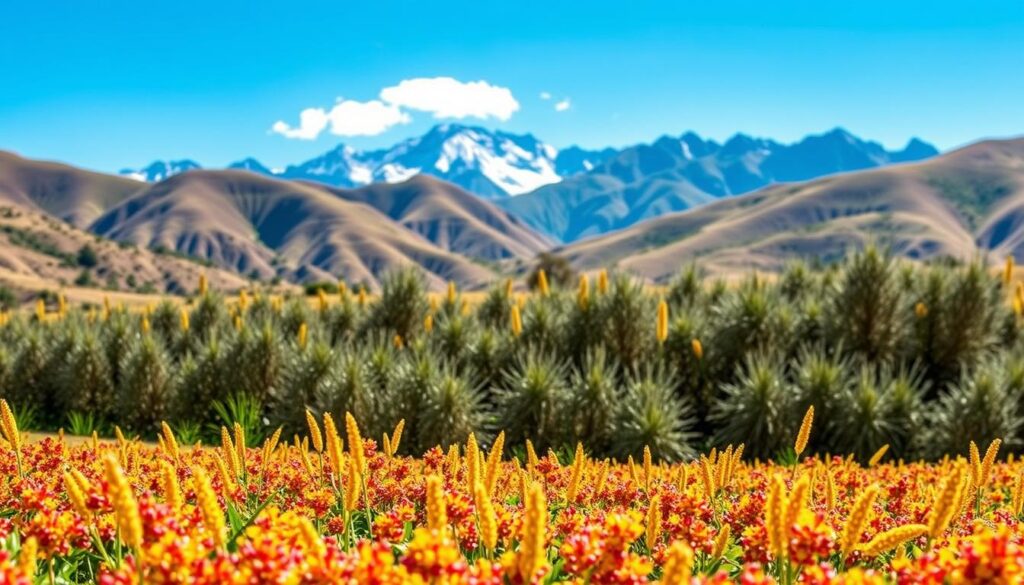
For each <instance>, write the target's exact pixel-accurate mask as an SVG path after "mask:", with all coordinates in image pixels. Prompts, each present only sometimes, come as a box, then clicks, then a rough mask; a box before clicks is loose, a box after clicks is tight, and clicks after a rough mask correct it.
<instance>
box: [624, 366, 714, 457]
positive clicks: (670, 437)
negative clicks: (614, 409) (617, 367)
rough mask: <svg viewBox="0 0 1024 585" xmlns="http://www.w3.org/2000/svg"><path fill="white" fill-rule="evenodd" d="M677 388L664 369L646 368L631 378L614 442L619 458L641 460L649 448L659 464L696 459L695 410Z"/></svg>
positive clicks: (670, 375)
mask: <svg viewBox="0 0 1024 585" xmlns="http://www.w3.org/2000/svg"><path fill="white" fill-rule="evenodd" d="M674 388H675V381H674V380H673V374H672V373H671V372H668V371H665V370H662V369H655V368H644V371H642V372H640V373H637V374H634V375H632V376H630V377H629V379H628V381H627V383H626V392H625V396H624V397H623V400H622V402H621V403H620V409H619V413H618V415H617V425H616V429H615V433H614V439H613V441H612V452H613V453H614V454H615V455H616V456H617V457H619V458H626V457H628V456H633V457H634V458H639V457H640V456H641V455H642V454H643V450H644V448H645V447H649V448H650V450H651V456H652V457H653V458H654V459H655V460H656V461H666V462H674V461H680V460H682V459H686V458H689V457H693V455H694V453H695V449H694V447H693V440H694V439H696V434H695V433H693V432H692V428H693V424H694V422H695V419H694V417H693V409H692V407H691V405H690V402H689V401H688V400H686V399H681V398H679V397H678V396H677V395H676V394H675V391H674Z"/></svg>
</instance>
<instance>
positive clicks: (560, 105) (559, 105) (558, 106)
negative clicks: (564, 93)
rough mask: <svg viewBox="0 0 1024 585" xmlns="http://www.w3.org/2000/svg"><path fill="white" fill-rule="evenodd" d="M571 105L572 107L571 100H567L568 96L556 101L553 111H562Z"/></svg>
mask: <svg viewBox="0 0 1024 585" xmlns="http://www.w3.org/2000/svg"><path fill="white" fill-rule="evenodd" d="M571 107H572V102H571V101H570V100H569V98H565V99H564V100H562V101H560V102H558V103H557V104H555V111H556V112H564V111H566V110H568V109H569V108H571Z"/></svg>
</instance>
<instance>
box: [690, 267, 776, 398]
mask: <svg viewBox="0 0 1024 585" xmlns="http://www.w3.org/2000/svg"><path fill="white" fill-rule="evenodd" d="M784 305H785V301H784V300H783V299H782V298H781V297H780V296H779V294H778V291H777V289H775V288H773V287H770V286H769V285H768V284H766V283H765V282H764V281H762V280H761V279H760V278H758V277H757V276H756V275H755V276H752V277H750V278H748V279H746V280H745V281H743V282H742V283H741V284H740V285H739V286H738V287H737V288H735V289H731V290H729V291H727V292H726V293H724V294H723V295H722V296H721V298H720V299H719V300H718V301H717V302H716V303H715V304H714V305H713V306H712V307H711V314H710V322H709V324H708V330H709V332H708V338H709V339H708V340H707V343H705V345H706V346H708V347H709V348H710V349H711V350H713V351H710V352H709V353H708V359H707V362H706V365H705V367H706V368H708V369H709V370H710V371H711V374H712V375H713V376H714V377H715V378H716V379H719V380H730V379H732V377H733V376H734V375H735V374H736V373H737V372H739V369H738V368H739V366H740V365H741V364H743V363H744V361H745V360H746V358H747V356H748V355H751V354H754V353H757V352H766V351H769V350H770V351H773V352H776V353H777V354H779V355H780V356H782V357H784V356H786V355H788V353H789V350H790V347H789V345H790V342H791V341H792V327H793V325H794V321H795V319H793V315H792V313H791V312H790V311H789V310H788V309H787V308H784Z"/></svg>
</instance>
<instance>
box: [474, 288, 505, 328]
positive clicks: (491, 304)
mask: <svg viewBox="0 0 1024 585" xmlns="http://www.w3.org/2000/svg"><path fill="white" fill-rule="evenodd" d="M512 302H513V299H512V298H510V297H509V295H508V292H507V290H506V287H505V285H504V284H499V285H497V286H493V287H491V289H490V290H488V291H487V296H486V297H484V300H483V301H481V302H480V305H479V306H478V307H477V309H476V316H477V319H479V320H480V322H481V323H483V324H484V325H486V326H487V327H499V328H505V327H508V323H509V319H510V316H509V314H510V313H511V310H512Z"/></svg>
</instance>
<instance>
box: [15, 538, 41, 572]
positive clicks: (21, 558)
mask: <svg viewBox="0 0 1024 585" xmlns="http://www.w3.org/2000/svg"><path fill="white" fill-rule="evenodd" d="M38 557H39V541H38V540H36V537H34V536H30V537H28V538H27V539H26V540H25V541H24V542H22V543H21V551H20V552H19V553H18V568H19V569H21V572H22V573H24V574H25V575H27V576H28V577H29V580H30V581H31V580H32V577H33V576H34V575H35V574H36V562H37V561H38Z"/></svg>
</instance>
